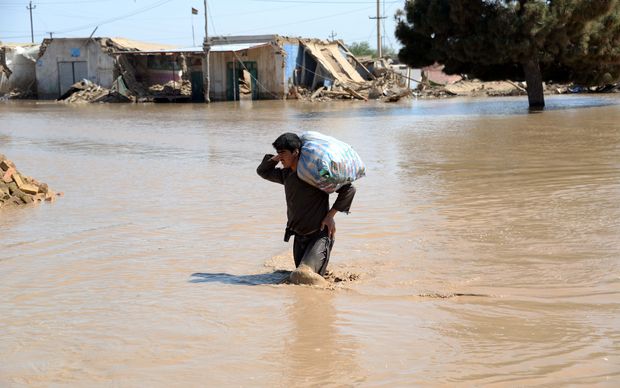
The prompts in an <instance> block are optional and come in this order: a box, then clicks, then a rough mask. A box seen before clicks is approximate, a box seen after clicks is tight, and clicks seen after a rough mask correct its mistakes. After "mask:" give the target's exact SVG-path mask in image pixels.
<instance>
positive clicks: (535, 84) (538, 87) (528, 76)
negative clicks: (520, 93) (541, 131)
mask: <svg viewBox="0 0 620 388" xmlns="http://www.w3.org/2000/svg"><path fill="white" fill-rule="evenodd" d="M522 66H523V72H524V73H525V82H527V99H528V101H529V103H530V109H533V110H542V109H543V108H544V107H545V94H544V92H543V82H542V74H541V72H540V65H539V64H538V60H537V59H530V60H528V61H526V62H524V63H523V64H522Z"/></svg>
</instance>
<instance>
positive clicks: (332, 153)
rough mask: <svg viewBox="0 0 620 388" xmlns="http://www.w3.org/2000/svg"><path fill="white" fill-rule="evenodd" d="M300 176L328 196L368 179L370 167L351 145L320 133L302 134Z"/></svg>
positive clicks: (298, 168)
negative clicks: (367, 170) (359, 180)
mask: <svg viewBox="0 0 620 388" xmlns="http://www.w3.org/2000/svg"><path fill="white" fill-rule="evenodd" d="M297 175H298V176H299V178H301V179H302V180H303V181H305V182H307V183H309V184H311V185H312V186H314V187H317V188H319V189H321V190H323V191H325V192H326V193H333V192H334V191H336V190H338V189H339V188H341V187H342V186H343V185H346V184H347V183H351V182H353V181H354V180H356V179H359V178H361V177H363V176H364V175H366V166H364V162H362V159H361V158H360V157H359V155H358V154H357V152H355V151H354V150H353V148H351V146H350V145H348V144H347V143H344V142H341V141H340V140H338V139H335V138H333V137H331V136H327V135H323V134H321V133H318V132H313V131H308V132H304V133H302V134H301V155H300V157H299V163H298V164H297Z"/></svg>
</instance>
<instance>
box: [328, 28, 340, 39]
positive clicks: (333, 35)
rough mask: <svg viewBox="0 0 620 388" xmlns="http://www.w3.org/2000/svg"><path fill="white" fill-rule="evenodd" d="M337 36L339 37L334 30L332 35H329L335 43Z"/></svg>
mask: <svg viewBox="0 0 620 388" xmlns="http://www.w3.org/2000/svg"><path fill="white" fill-rule="evenodd" d="M337 36H338V34H336V33H335V32H334V30H332V33H331V34H329V37H330V38H331V40H332V42H333V41H334V38H335V37H337Z"/></svg>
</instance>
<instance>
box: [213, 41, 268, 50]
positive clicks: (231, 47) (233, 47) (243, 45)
mask: <svg viewBox="0 0 620 388" xmlns="http://www.w3.org/2000/svg"><path fill="white" fill-rule="evenodd" d="M266 45H269V42H259V43H232V44H218V45H216V46H211V51H239V50H247V49H250V48H254V47H258V46H266Z"/></svg>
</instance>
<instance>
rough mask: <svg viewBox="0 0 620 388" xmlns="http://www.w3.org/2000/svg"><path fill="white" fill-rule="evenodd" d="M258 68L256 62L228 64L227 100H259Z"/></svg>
mask: <svg viewBox="0 0 620 388" xmlns="http://www.w3.org/2000/svg"><path fill="white" fill-rule="evenodd" d="M257 80H258V66H257V65H256V62H254V61H248V62H243V63H241V62H228V63H227V64H226V99H227V100H229V101H231V100H232V101H237V100H242V99H245V98H247V99H252V100H258V87H257V84H256V82H257Z"/></svg>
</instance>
